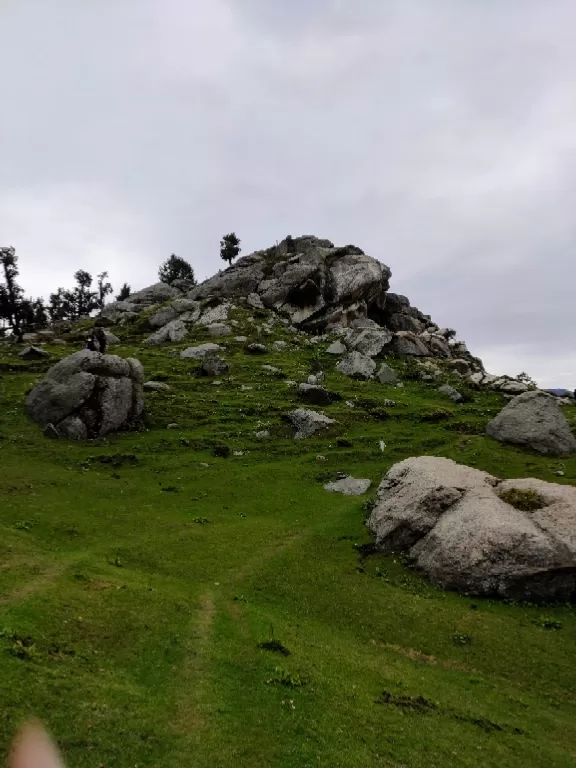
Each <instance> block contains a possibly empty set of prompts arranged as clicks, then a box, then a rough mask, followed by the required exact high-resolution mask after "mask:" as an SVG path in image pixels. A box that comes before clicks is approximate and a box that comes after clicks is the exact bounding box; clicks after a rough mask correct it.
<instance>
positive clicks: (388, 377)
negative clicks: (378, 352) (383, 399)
mask: <svg viewBox="0 0 576 768" xmlns="http://www.w3.org/2000/svg"><path fill="white" fill-rule="evenodd" d="M376 378H377V379H378V381H379V382H380V384H397V383H398V376H397V374H396V371H395V370H394V369H393V368H390V366H389V365H387V364H386V363H382V365H381V366H380V368H379V369H378V373H377V374H376Z"/></svg>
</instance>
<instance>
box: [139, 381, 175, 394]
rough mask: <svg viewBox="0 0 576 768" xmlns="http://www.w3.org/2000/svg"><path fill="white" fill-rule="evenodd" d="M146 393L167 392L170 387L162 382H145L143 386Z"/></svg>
mask: <svg viewBox="0 0 576 768" xmlns="http://www.w3.org/2000/svg"><path fill="white" fill-rule="evenodd" d="M143 387H144V390H145V391H146V392H168V391H169V390H170V387H169V385H168V384H164V382H163V381H145V382H144V384H143Z"/></svg>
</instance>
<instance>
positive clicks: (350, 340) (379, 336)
mask: <svg viewBox="0 0 576 768" xmlns="http://www.w3.org/2000/svg"><path fill="white" fill-rule="evenodd" d="M393 336H394V334H393V333H392V332H391V331H389V330H388V329H387V328H358V329H356V330H352V331H350V332H349V333H348V334H347V335H346V336H345V337H344V343H345V345H346V347H347V348H348V349H349V350H351V351H353V352H360V353H361V354H363V355H366V356H367V357H376V355H379V354H380V353H381V352H382V350H383V349H384V348H385V347H386V346H387V345H388V344H390V342H391V341H392V338H393Z"/></svg>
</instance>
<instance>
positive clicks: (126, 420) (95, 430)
mask: <svg viewBox="0 0 576 768" xmlns="http://www.w3.org/2000/svg"><path fill="white" fill-rule="evenodd" d="M143 382H144V369H143V368H142V365H141V364H140V362H139V361H138V360H134V359H131V358H129V359H127V360H124V359H123V358H121V357H117V356H116V355H103V354H100V352H90V351H89V350H83V351H82V352H76V353H75V354H73V355H70V356H69V357H66V358H65V359H64V360H61V361H60V362H59V363H57V364H56V365H54V366H53V367H52V368H50V370H49V371H48V373H47V374H46V378H44V379H43V380H42V381H41V382H40V383H39V384H38V385H37V386H36V387H34V389H33V390H32V392H31V393H30V394H29V395H28V398H27V401H26V405H27V409H28V414H29V416H30V418H32V419H33V420H34V421H36V422H38V423H39V424H41V425H42V426H44V427H45V431H46V434H48V435H49V436H52V437H56V436H58V437H68V438H70V439H72V440H86V439H88V438H95V437H102V436H104V435H108V434H110V433H111V432H118V431H119V430H122V429H130V428H134V427H135V426H137V425H138V423H139V419H140V417H141V416H142V413H143V411H144V394H143Z"/></svg>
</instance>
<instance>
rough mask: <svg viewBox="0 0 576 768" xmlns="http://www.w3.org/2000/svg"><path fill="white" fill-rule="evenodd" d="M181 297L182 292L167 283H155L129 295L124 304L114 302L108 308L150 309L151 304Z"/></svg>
mask: <svg viewBox="0 0 576 768" xmlns="http://www.w3.org/2000/svg"><path fill="white" fill-rule="evenodd" d="M181 296H182V291H180V290H178V288H175V287H174V286H171V285H168V284H167V283H156V284H155V285H151V286H149V287H148V288H143V289H142V290H141V291H137V292H136V293H132V294H130V296H128V298H127V300H126V301H125V302H120V301H119V302H115V303H114V304H110V305H109V307H110V308H112V309H119V308H120V305H123V307H125V306H126V305H134V304H137V305H140V306H148V307H151V306H152V305H153V304H163V303H164V302H165V301H169V300H170V299H177V298H179V297H181ZM105 309H106V308H105ZM124 311H133V309H130V310H126V309H125V310H124Z"/></svg>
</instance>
